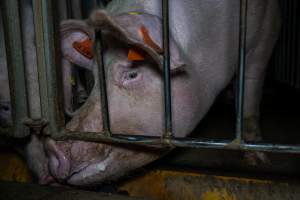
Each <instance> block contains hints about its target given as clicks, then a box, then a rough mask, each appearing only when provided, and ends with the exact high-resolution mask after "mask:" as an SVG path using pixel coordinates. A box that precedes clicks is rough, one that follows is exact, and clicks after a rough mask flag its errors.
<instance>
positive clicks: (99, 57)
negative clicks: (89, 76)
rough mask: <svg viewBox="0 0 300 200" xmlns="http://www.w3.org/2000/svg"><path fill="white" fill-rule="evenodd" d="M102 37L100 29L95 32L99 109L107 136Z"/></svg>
mask: <svg viewBox="0 0 300 200" xmlns="http://www.w3.org/2000/svg"><path fill="white" fill-rule="evenodd" d="M102 47H103V45H102V37H101V31H98V32H97V33H96V59H97V66H98V73H99V84H100V92H101V93H100V94H101V110H102V120H103V131H104V133H105V134H106V135H107V136H111V132H110V122H109V109H108V100H107V91H106V90H107V88H106V78H105V67H104V61H103V49H102Z"/></svg>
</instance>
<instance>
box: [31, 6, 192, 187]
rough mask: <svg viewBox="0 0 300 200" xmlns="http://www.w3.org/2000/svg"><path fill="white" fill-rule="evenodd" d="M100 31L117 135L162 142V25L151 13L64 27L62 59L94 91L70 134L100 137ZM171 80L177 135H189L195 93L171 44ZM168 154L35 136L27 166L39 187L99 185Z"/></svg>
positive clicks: (96, 16)
mask: <svg viewBox="0 0 300 200" xmlns="http://www.w3.org/2000/svg"><path fill="white" fill-rule="evenodd" d="M95 30H96V31H99V30H101V32H102V41H103V48H104V49H103V53H104V54H103V56H104V66H105V75H106V84H107V93H108V94H107V98H108V101H109V114H110V124H111V131H112V132H113V133H122V134H134V135H149V136H161V135H162V134H163V133H164V104H163V76H162V54H163V47H162V24H161V19H160V18H158V17H156V16H153V15H149V14H136V13H126V14H122V15H119V16H111V15H109V14H107V13H106V12H105V11H102V10H97V11H95V12H93V13H92V15H91V17H90V18H89V19H88V20H86V21H75V20H69V21H64V22H63V23H62V24H61V37H62V53H63V56H64V57H65V58H66V59H68V60H69V62H71V63H73V64H75V65H76V66H79V67H82V68H85V69H87V70H91V71H92V72H93V74H94V79H95V81H94V82H95V85H94V88H93V90H92V92H91V94H90V96H89V97H88V99H87V101H86V102H85V104H84V105H83V106H82V107H81V108H79V109H78V110H77V111H76V114H75V116H74V117H73V118H72V119H71V120H70V121H69V122H68V123H67V125H66V128H67V129H68V130H70V131H80V132H102V129H103V124H102V110H101V100H100V95H101V94H100V85H99V84H100V83H99V81H98V80H99V77H98V71H97V65H96V61H95V60H96V59H95V57H96V55H95V50H94V49H95V47H94V46H95V35H94V32H95ZM170 48H171V55H172V56H171V75H172V98H173V102H172V112H173V123H174V133H175V135H176V136H178V137H184V136H186V135H187V134H188V133H189V132H190V131H191V130H192V129H193V128H194V126H195V124H196V122H197V120H195V117H194V116H195V111H194V109H193V104H194V99H195V98H194V96H195V95H194V94H190V92H189V89H188V88H189V84H190V81H189V76H188V73H187V72H188V71H187V70H186V66H185V64H184V62H183V60H182V58H181V53H180V51H179V48H178V47H177V46H176V44H175V42H174V41H173V39H172V37H171V38H170ZM164 152H165V151H163V150H158V149H151V148H140V147H136V146H130V145H117V144H104V143H92V142H84V141H71V140H68V141H54V140H52V139H49V138H47V139H43V140H41V139H39V138H37V137H35V136H33V137H32V140H31V142H30V144H29V145H28V147H27V158H28V163H29V166H30V168H31V169H32V171H34V172H35V174H36V175H37V177H38V178H39V181H40V183H51V182H61V183H67V184H71V185H93V184H99V183H101V182H103V181H109V180H114V179H116V178H118V177H120V176H121V175H123V174H125V173H127V172H129V171H130V170H133V169H136V168H138V167H141V166H143V165H145V164H147V163H149V162H151V161H153V160H154V159H157V158H158V157H159V156H161V155H162V154H163V153H164Z"/></svg>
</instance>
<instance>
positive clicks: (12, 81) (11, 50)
mask: <svg viewBox="0 0 300 200" xmlns="http://www.w3.org/2000/svg"><path fill="white" fill-rule="evenodd" d="M2 11H3V24H4V35H5V46H6V56H7V66H8V75H9V77H10V78H9V85H10V95H11V103H12V108H13V109H12V116H13V121H14V122H13V131H12V132H11V134H12V136H13V137H17V138H20V137H25V136H28V134H29V132H28V130H27V129H24V125H23V120H24V119H26V118H27V101H26V84H25V82H26V81H25V69H24V57H23V52H22V36H21V26H20V14H19V5H18V1H17V0H4V1H3V10H2Z"/></svg>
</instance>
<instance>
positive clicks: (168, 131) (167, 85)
mask: <svg viewBox="0 0 300 200" xmlns="http://www.w3.org/2000/svg"><path fill="white" fill-rule="evenodd" d="M162 16H163V49H164V63H163V64H164V65H163V66H164V71H163V74H164V103H165V134H164V137H172V101H171V96H172V94H171V77H170V46H169V1H168V0H163V1H162Z"/></svg>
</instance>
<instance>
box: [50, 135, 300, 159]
mask: <svg viewBox="0 0 300 200" xmlns="http://www.w3.org/2000/svg"><path fill="white" fill-rule="evenodd" d="M54 139H56V140H69V139H71V140H84V141H89V142H104V143H119V144H135V145H142V146H150V147H154V148H167V147H184V148H206V149H230V150H246V151H264V152H278V153H293V154H300V146H293V145H280V144H264V143H260V144H252V143H251V144H249V143H243V144H237V143H235V141H230V140H202V139H195V138H163V139H162V138H161V137H154V136H142V135H124V134H113V136H112V137H110V136H106V135H104V134H95V133H94V132H85V133H80V132H79V133H78V132H68V131H63V132H62V133H61V134H60V137H55V138H54Z"/></svg>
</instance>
